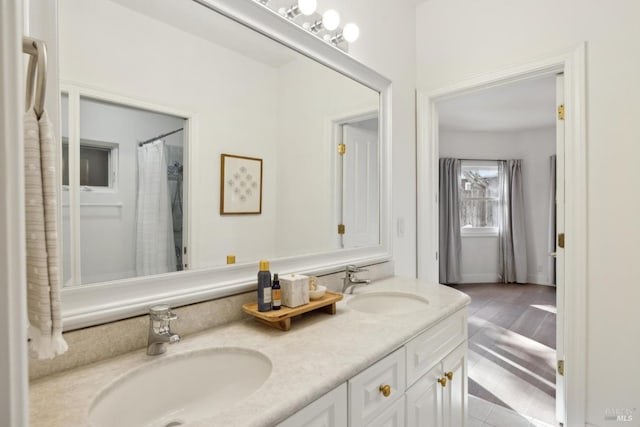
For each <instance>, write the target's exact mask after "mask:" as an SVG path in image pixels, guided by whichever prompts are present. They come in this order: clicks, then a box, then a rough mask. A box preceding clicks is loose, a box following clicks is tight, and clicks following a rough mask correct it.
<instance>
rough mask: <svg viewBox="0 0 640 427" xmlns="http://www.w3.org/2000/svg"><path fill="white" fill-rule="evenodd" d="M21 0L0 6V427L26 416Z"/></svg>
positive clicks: (19, 425) (18, 425)
mask: <svg viewBox="0 0 640 427" xmlns="http://www.w3.org/2000/svg"><path fill="white" fill-rule="evenodd" d="M24 29H25V28H24V25H23V9H22V4H21V2H18V1H15V0H14V1H3V2H1V3H0V75H2V76H3V78H2V79H0V93H2V96H0V191H2V194H3V196H2V197H3V204H2V206H0V425H3V426H15V427H25V426H27V424H28V420H29V413H28V406H29V395H28V390H29V383H28V360H29V359H28V352H27V320H26V319H27V284H26V267H25V265H26V264H25V259H26V256H25V231H24V175H23V163H24V153H23V145H22V142H21V141H22V139H23V122H22V121H23V116H24V80H23V66H22V64H23V61H24V57H23V54H22V34H23V30H24Z"/></svg>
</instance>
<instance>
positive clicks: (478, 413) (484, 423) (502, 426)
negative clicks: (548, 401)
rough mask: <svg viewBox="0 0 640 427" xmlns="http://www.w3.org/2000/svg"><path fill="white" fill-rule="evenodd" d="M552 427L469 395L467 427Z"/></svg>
mask: <svg viewBox="0 0 640 427" xmlns="http://www.w3.org/2000/svg"><path fill="white" fill-rule="evenodd" d="M490 426H491V427H553V425H552V424H548V423H545V422H544V421H540V420H538V419H536V418H533V417H531V416H528V415H523V414H519V413H517V412H514V411H512V410H510V409H507V408H505V407H504V406H502V405H498V404H495V403H491V402H487V401H486V400H482V399H480V398H477V397H475V396H473V395H469V419H468V420H467V427H490Z"/></svg>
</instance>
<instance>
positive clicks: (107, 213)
mask: <svg viewBox="0 0 640 427" xmlns="http://www.w3.org/2000/svg"><path fill="white" fill-rule="evenodd" d="M66 104H67V102H66V98H63V102H62V109H61V117H62V122H61V124H62V126H61V134H62V136H68V108H66ZM181 127H184V120H183V119H181V118H179V117H172V116H168V115H164V114H158V113H153V112H150V111H144V110H138V109H134V108H127V107H123V106H118V105H114V104H107V103H103V102H96V101H95V100H91V99H81V100H80V138H81V139H82V140H90V141H96V142H105V143H112V144H118V147H117V148H118V156H117V159H115V161H116V162H117V168H118V177H117V182H116V183H115V185H114V189H113V191H107V192H102V191H81V192H80V239H81V242H80V248H81V254H80V257H81V274H82V280H81V281H82V283H83V284H85V283H95V282H104V281H108V280H117V279H123V278H127V277H135V276H136V275H137V273H136V221H137V219H136V218H137V217H136V209H137V204H136V203H137V202H136V200H137V188H138V187H137V182H138V163H137V162H138V158H137V145H138V142H139V141H144V140H147V139H149V138H153V137H154V136H157V135H161V134H163V133H167V132H170V131H172V130H175V129H179V128H181ZM182 135H183V134H182V133H178V134H174V135H171V136H169V137H166V138H165V141H166V142H167V144H169V145H179V146H182V140H183V137H182ZM68 203H69V201H68V192H66V191H65V192H63V209H62V213H63V224H64V228H63V232H64V233H65V234H64V239H63V244H64V247H63V260H64V266H63V270H64V273H63V279H64V280H67V279H68V277H69V273H70V269H69V267H70V263H69V261H70V252H69V238H68V230H69V208H68ZM96 203H99V204H111V205H112V206H100V207H95V206H89V205H90V204H96ZM119 204H121V205H122V206H119Z"/></svg>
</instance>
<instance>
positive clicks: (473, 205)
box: [459, 160, 501, 236]
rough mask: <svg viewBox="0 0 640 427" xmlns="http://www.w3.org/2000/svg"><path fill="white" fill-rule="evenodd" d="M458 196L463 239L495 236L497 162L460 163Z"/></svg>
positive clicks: (497, 195)
mask: <svg viewBox="0 0 640 427" xmlns="http://www.w3.org/2000/svg"><path fill="white" fill-rule="evenodd" d="M459 192H460V228H461V233H462V235H463V236H464V235H466V236H472V235H476V236H487V235H488V236H495V235H497V234H498V215H499V208H500V204H501V199H500V176H499V169H498V162H497V161H470V160H463V161H462V162H461V165H460V180H459Z"/></svg>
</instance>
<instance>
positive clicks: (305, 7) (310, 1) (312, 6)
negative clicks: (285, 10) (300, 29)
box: [298, 0, 318, 16]
mask: <svg viewBox="0 0 640 427" xmlns="http://www.w3.org/2000/svg"><path fill="white" fill-rule="evenodd" d="M317 7H318V2H317V0H298V9H300V12H301V13H302V14H303V15H307V16H309V15H313V13H314V12H315V11H316V8H317Z"/></svg>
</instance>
